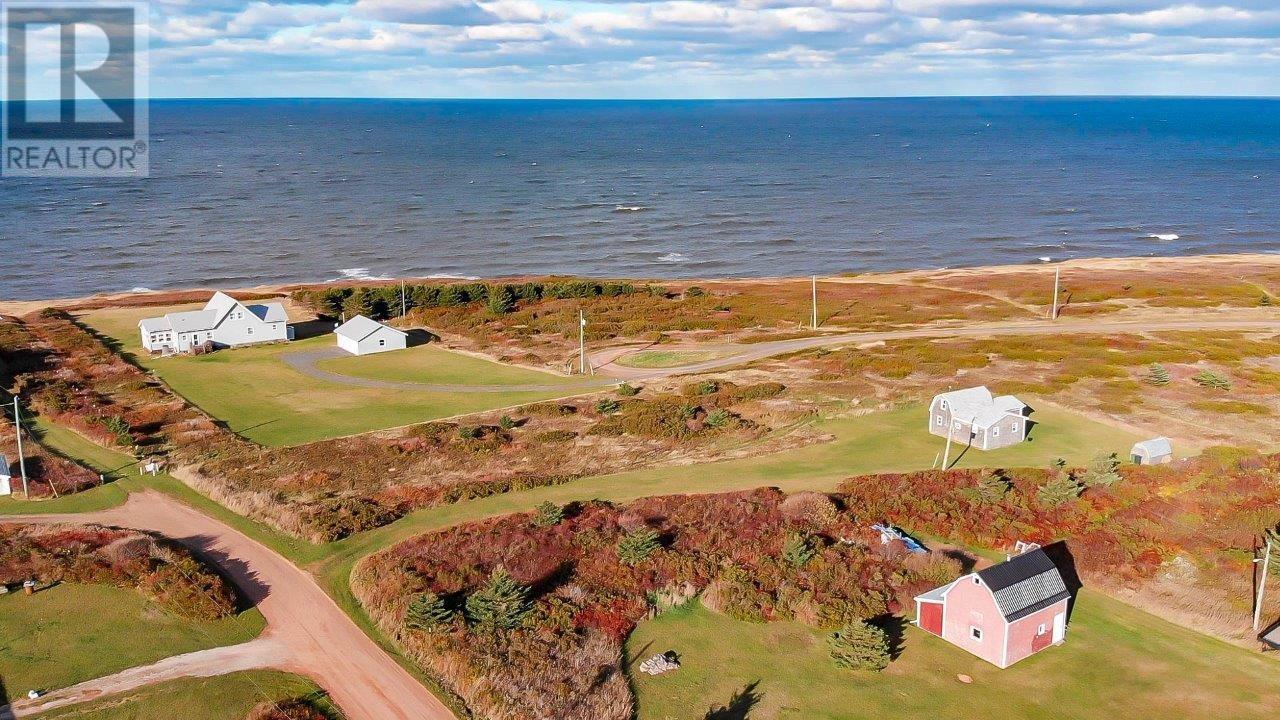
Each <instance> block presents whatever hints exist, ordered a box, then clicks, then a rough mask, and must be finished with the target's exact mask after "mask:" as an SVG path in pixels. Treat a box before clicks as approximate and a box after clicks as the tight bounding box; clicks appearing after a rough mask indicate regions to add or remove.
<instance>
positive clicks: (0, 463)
mask: <svg viewBox="0 0 1280 720" xmlns="http://www.w3.org/2000/svg"><path fill="white" fill-rule="evenodd" d="M11 480H13V474H12V473H11V472H10V471H9V458H7V457H5V456H4V455H0V495H12V494H13V486H12V485H11V484H10V482H9V481H11Z"/></svg>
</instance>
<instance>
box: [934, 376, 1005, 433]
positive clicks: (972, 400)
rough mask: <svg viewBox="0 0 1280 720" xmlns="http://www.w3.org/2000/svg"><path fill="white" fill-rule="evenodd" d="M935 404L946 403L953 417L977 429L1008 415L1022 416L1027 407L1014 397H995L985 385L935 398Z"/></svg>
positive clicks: (954, 391)
mask: <svg viewBox="0 0 1280 720" xmlns="http://www.w3.org/2000/svg"><path fill="white" fill-rule="evenodd" d="M933 401H934V402H935V403H937V402H939V401H944V402H946V404H947V411H948V412H950V413H951V417H952V418H954V419H956V420H960V421H961V422H968V423H972V424H973V425H974V426H975V427H990V426H992V425H995V424H996V423H998V422H1000V421H1001V420H1002V419H1004V418H1005V417H1006V416H1007V415H1022V414H1023V413H1024V412H1026V409H1027V405H1026V403H1024V402H1022V401H1021V400H1019V399H1018V398H1016V397H1014V396H1012V395H1000V396H996V397H993V396H992V395H991V391H990V390H988V389H987V388H986V386H985V385H979V386H978V387H971V388H965V389H963V390H952V391H951V392H944V393H939V394H938V395H936V396H934V398H933Z"/></svg>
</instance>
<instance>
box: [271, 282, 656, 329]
mask: <svg viewBox="0 0 1280 720" xmlns="http://www.w3.org/2000/svg"><path fill="white" fill-rule="evenodd" d="M401 292H402V290H401V286H399V285H382V286H354V287H331V288H319V289H302V290H296V291H294V293H293V294H292V298H293V299H294V301H296V302H299V303H302V304H304V305H307V306H308V307H310V308H311V309H313V310H315V311H316V312H317V313H319V314H320V315H324V316H328V317H338V316H341V315H345V316H346V317H353V316H355V315H364V316H365V317H370V318H373V319H374V320H385V319H387V318H393V317H399V316H400V315H401V309H402V307H403V310H404V312H409V311H412V310H415V309H418V308H439V307H461V306H464V305H473V304H479V303H483V304H485V305H487V306H488V309H489V311H490V312H492V313H494V314H495V315H505V314H507V313H509V312H512V311H514V310H515V309H516V307H517V306H518V305H519V303H520V301H522V300H524V301H538V300H545V299H554V300H563V299H568V298H593V297H620V296H624V295H631V294H632V293H634V292H636V288H635V286H633V285H632V284H631V283H625V282H595V281H592V280H558V281H548V282H525V283H482V282H472V283H454V284H449V285H427V284H413V285H405V286H403V297H402V295H401ZM402 299H403V305H402Z"/></svg>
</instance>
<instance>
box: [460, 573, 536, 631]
mask: <svg viewBox="0 0 1280 720" xmlns="http://www.w3.org/2000/svg"><path fill="white" fill-rule="evenodd" d="M466 607H467V618H468V619H469V620H471V622H472V624H474V625H479V626H481V627H486V628H493V629H500V630H510V629H512V628H515V627H517V626H519V625H520V621H521V620H523V619H524V616H525V613H527V612H529V589H528V588H526V587H525V586H523V585H521V584H520V583H518V582H516V581H515V579H514V578H512V577H511V574H510V573H508V572H507V571H506V569H505V568H502V567H497V568H494V570H493V573H491V574H490V575H489V581H488V582H487V583H485V586H484V587H482V588H480V589H479V590H476V591H475V592H473V593H471V595H469V596H468V597H467V603H466Z"/></svg>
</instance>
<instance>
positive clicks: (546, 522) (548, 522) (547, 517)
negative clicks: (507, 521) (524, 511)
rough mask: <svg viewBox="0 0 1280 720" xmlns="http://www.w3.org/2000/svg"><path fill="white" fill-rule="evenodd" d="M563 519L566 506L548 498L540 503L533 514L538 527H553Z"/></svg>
mask: <svg viewBox="0 0 1280 720" xmlns="http://www.w3.org/2000/svg"><path fill="white" fill-rule="evenodd" d="M563 519H564V508H562V507H560V506H559V505H557V504H555V503H553V502H551V501H550V500H546V501H543V502H542V503H539V504H538V507H537V510H536V512H535V513H534V515H533V524H534V525H537V526H538V527H551V526H552V525H559V524H560V521H561V520H563Z"/></svg>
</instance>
